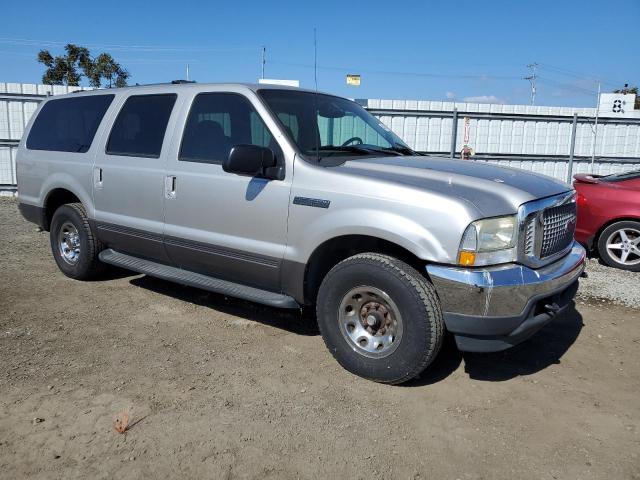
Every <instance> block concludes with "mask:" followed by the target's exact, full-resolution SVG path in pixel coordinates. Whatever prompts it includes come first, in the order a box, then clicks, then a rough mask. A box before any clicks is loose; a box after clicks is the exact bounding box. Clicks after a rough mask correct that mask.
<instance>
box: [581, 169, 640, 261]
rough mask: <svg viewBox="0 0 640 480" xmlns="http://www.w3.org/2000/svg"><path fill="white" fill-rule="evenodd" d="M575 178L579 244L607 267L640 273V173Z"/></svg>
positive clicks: (637, 171)
mask: <svg viewBox="0 0 640 480" xmlns="http://www.w3.org/2000/svg"><path fill="white" fill-rule="evenodd" d="M573 178H574V179H575V181H574V182H573V187H574V188H575V189H576V191H577V192H578V198H577V204H578V223H577V225H576V240H577V241H578V242H580V243H582V244H583V245H585V246H586V248H587V249H588V250H589V251H592V252H593V253H597V254H598V255H600V258H601V259H602V261H603V262H605V263H606V264H607V265H610V266H612V267H616V268H621V269H623V270H631V271H634V272H638V271H640V170H636V171H633V172H626V173H617V174H614V175H606V176H601V175H588V174H584V173H580V174H578V175H574V177H573Z"/></svg>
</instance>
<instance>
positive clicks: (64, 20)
mask: <svg viewBox="0 0 640 480" xmlns="http://www.w3.org/2000/svg"><path fill="white" fill-rule="evenodd" d="M69 5H70V6H69V7H66V8H65V7H64V6H63V2H50V1H49V2H41V3H39V2H34V1H32V2H29V3H28V4H26V3H22V2H6V3H5V5H3V7H2V18H1V24H2V30H0V65H1V67H0V81H12V82H30V83H38V82H39V81H40V78H41V75H42V71H43V67H42V65H40V64H38V63H37V62H36V61H35V56H36V53H37V52H38V50H39V49H40V48H48V49H49V50H50V51H51V52H52V53H58V52H61V50H62V45H64V44H65V43H68V42H73V43H76V44H80V45H86V46H88V47H89V48H90V50H91V52H92V53H93V54H96V55H97V54H98V53H100V52H102V51H107V52H109V53H111V54H112V55H113V56H114V57H115V58H116V60H118V61H120V63H121V64H123V65H124V66H125V67H126V68H127V69H128V70H129V71H130V72H131V75H132V76H131V82H133V83H135V82H139V83H154V82H163V81H168V80H172V79H176V78H184V77H185V66H186V64H189V66H190V72H191V78H193V79H196V80H197V81H199V82H219V81H243V82H247V81H248V82H254V81H256V80H257V78H258V77H259V76H260V66H261V65H260V55H261V53H260V52H261V48H262V45H265V46H266V48H267V63H266V76H267V77H268V78H286V79H298V80H300V82H301V86H304V87H310V88H313V84H314V76H313V29H314V27H315V28H316V29H317V44H318V62H317V63H318V86H319V88H320V89H321V90H324V91H328V92H332V93H336V94H339V95H344V96H348V97H352V98H399V99H429V100H446V99H455V100H456V101H464V99H470V101H472V100H473V99H484V100H486V101H497V102H505V103H528V102H529V93H530V87H529V83H528V81H527V80H524V79H523V77H524V76H526V75H527V74H528V73H529V72H528V71H527V68H526V65H527V64H529V63H532V62H537V63H539V67H538V71H537V73H538V75H539V77H540V79H539V82H538V95H537V98H536V103H537V104H540V105H575V106H591V105H593V104H594V103H595V91H596V89H597V87H596V79H601V80H602V81H603V91H610V90H611V89H613V88H616V87H621V86H622V84H624V83H630V84H632V85H636V84H638V83H640V61H639V46H640V28H639V27H638V25H639V24H640V1H639V0H619V1H615V2H611V1H604V0H582V1H573V0H572V1H562V0H555V1H545V0H538V1H531V2H529V1H521V0H512V1H488V0H485V1H478V0H476V1H466V0H456V1H446V2H445V1H442V2H435V1H427V0H422V1H411V2H402V1H396V2H389V1H385V2H382V1H377V0H370V1H355V0H353V1H350V2H349V1H344V0H342V1H333V0H323V1H321V2H305V1H304V0H298V1H294V2H278V1H247V0H244V1H243V0H236V1H224V2H219V1H209V2H187V1H184V2H175V1H171V2H169V1H165V0H157V1H155V2H135V1H129V2H118V1H109V2H72V3H70V4H69ZM347 73H359V74H361V75H362V85H361V86H360V87H349V86H347V85H346V82H345V75H346V74H347Z"/></svg>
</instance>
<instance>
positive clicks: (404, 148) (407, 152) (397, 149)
mask: <svg viewBox="0 0 640 480" xmlns="http://www.w3.org/2000/svg"><path fill="white" fill-rule="evenodd" d="M382 150H385V151H389V152H398V153H399V154H401V155H419V153H417V152H414V151H413V150H411V149H410V148H409V147H407V146H405V145H399V144H395V145H394V146H393V147H386V148H383V149H382Z"/></svg>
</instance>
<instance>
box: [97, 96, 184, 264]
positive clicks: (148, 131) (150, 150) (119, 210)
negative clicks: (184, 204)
mask: <svg viewBox="0 0 640 480" xmlns="http://www.w3.org/2000/svg"><path fill="white" fill-rule="evenodd" d="M176 98H177V96H176V95H175V94H153V95H131V96H129V97H128V98H126V100H124V103H123V104H122V107H121V109H120V111H119V113H118V116H117V117H116V120H115V122H114V124H113V127H112V129H111V132H107V133H106V134H105V135H107V136H108V137H107V140H106V145H105V148H104V150H103V151H101V152H99V153H98V155H97V157H96V162H95V165H94V170H93V193H94V202H95V208H96V211H95V220H96V227H97V233H98V237H99V238H100V239H101V240H102V241H103V242H104V243H105V244H106V245H107V246H108V247H110V248H113V249H115V250H118V251H120V252H123V253H130V254H133V255H136V256H140V257H145V258H149V259H153V260H158V261H163V262H167V263H168V262H169V259H168V256H167V254H166V251H165V249H164V245H163V242H162V230H163V224H164V181H165V163H166V148H163V143H165V141H164V139H165V132H166V131H171V130H172V128H171V126H172V124H173V123H174V122H175V121H176V119H175V115H174V116H173V117H172V115H171V113H172V111H173V110H174V105H175V103H176ZM168 126H169V129H167V127H168ZM167 137H170V135H167ZM169 142H170V139H169V141H167V142H166V143H167V144H168V143H169Z"/></svg>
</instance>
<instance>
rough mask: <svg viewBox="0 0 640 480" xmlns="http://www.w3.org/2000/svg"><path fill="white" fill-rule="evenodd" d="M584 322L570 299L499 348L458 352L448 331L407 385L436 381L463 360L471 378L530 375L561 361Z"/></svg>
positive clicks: (498, 380)
mask: <svg viewBox="0 0 640 480" xmlns="http://www.w3.org/2000/svg"><path fill="white" fill-rule="evenodd" d="M583 325H584V324H583V322H582V315H580V312H578V311H577V310H576V309H575V304H574V303H573V302H572V303H571V305H570V306H569V307H568V308H567V310H566V311H565V312H564V313H562V314H561V315H560V316H558V318H556V319H554V320H553V321H552V322H551V323H549V324H548V325H547V326H545V327H544V328H543V329H542V330H540V331H539V332H538V333H536V334H535V335H534V336H533V337H531V338H530V339H528V340H526V341H525V342H523V343H521V344H519V345H516V346H515V347H513V348H510V349H509V350H505V351H502V352H496V353H467V352H460V351H458V349H457V348H456V346H455V341H454V340H453V337H452V336H451V335H448V336H447V339H446V340H445V344H444V345H443V349H442V350H441V352H440V355H439V356H438V358H437V359H436V360H435V361H434V363H433V364H432V365H431V366H430V367H429V369H427V371H425V372H424V373H423V374H422V375H421V376H420V378H418V379H416V380H414V381H412V382H409V383H408V384H407V386H422V385H430V384H433V383H437V382H439V381H440V380H442V379H444V378H446V377H448V376H449V375H450V374H451V373H453V372H454V371H456V370H457V369H458V367H459V366H460V364H461V363H462V362H463V361H464V371H465V372H466V373H467V374H468V375H469V377H470V378H473V379H474V380H483V381H489V382H502V381H505V380H510V379H512V378H515V377H518V376H523V375H531V374H533V373H536V372H539V371H541V370H544V369H545V368H547V367H549V366H551V365H557V364H560V359H561V358H562V356H563V355H564V354H565V352H566V351H567V350H569V348H570V347H571V345H573V343H574V342H575V341H576V339H577V338H578V335H580V331H581V330H582V327H583Z"/></svg>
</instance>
